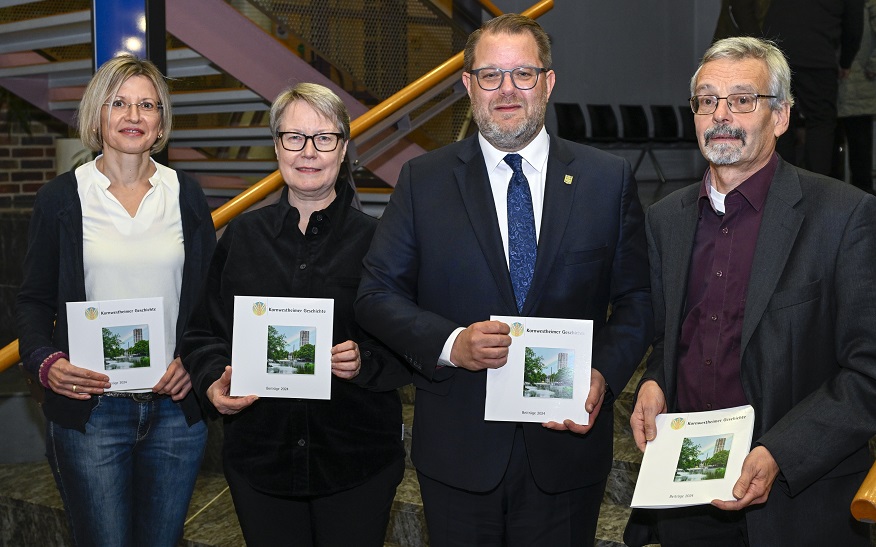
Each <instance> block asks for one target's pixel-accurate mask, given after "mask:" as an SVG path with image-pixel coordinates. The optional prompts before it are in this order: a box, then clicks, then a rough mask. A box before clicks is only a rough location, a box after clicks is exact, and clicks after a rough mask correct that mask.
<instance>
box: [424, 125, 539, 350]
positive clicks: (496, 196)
mask: <svg viewBox="0 0 876 547" xmlns="http://www.w3.org/2000/svg"><path fill="white" fill-rule="evenodd" d="M478 143H479V144H480V145H481V152H482V153H483V155H484V163H485V164H486V166H487V174H488V175H489V177H490V189H491V190H492V191H493V203H494V204H495V206H496V217H497V218H498V219H499V233H501V234H502V249H503V250H504V251H505V264H506V265H507V264H508V185H509V184H510V182H511V177H512V176H513V175H514V171H513V170H512V169H511V167H510V166H509V165H508V164H507V163H505V156H506V155H508V154H509V152H502V151H501V150H498V149H497V148H495V147H494V146H493V145H492V144H490V143H489V142H487V139H485V138H484V136H483V135H481V134H480V133H478ZM549 149H550V139H549V138H548V134H547V131H545V128H544V127H542V128H541V131H539V133H538V135H536V136H535V138H534V139H533V140H532V142H530V143H529V144H528V145H526V147H524V148H523V149H522V150H518V151H517V152H516V153H517V154H520V156H521V157H522V158H523V162H522V166H523V174H524V175H526V180H527V181H528V182H529V192H530V194H532V212H533V214H534V215H535V240H536V242H537V241H538V238H539V236H540V235H541V216H542V212H543V211H544V185H545V177H546V175H547V159H548V150H549ZM466 326H467V325H466ZM463 330H465V327H458V328H456V329H455V330H454V331H453V332H452V333H450V336H449V337H448V338H447V341H446V342H445V343H444V348H443V349H442V351H441V355H440V356H439V357H438V364H439V365H444V366H450V367H455V366H456V365H455V364H453V363H452V362H451V361H450V350H451V349H453V343H454V342H455V341H456V337H457V336H459V333H460V332H462V331H463Z"/></svg>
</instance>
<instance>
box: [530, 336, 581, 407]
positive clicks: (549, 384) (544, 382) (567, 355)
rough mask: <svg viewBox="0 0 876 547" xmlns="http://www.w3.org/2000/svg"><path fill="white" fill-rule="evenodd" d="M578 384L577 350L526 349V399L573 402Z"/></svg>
mask: <svg viewBox="0 0 876 547" xmlns="http://www.w3.org/2000/svg"><path fill="white" fill-rule="evenodd" d="M574 383H575V350H572V349H563V348H536V347H532V348H531V347H528V346H527V348H526V353H525V356H524V361H523V396H524V397H541V398H546V399H571V398H572V388H573V386H574Z"/></svg>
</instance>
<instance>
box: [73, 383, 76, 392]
mask: <svg viewBox="0 0 876 547" xmlns="http://www.w3.org/2000/svg"><path fill="white" fill-rule="evenodd" d="M73 393H76V384H73Z"/></svg>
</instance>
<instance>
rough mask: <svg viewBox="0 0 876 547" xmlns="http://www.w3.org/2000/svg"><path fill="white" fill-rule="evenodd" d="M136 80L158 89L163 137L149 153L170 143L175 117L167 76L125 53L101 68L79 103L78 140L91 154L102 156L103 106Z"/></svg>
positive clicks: (147, 62) (143, 60) (144, 60)
mask: <svg viewBox="0 0 876 547" xmlns="http://www.w3.org/2000/svg"><path fill="white" fill-rule="evenodd" d="M134 76H143V77H145V78H146V79H147V80H149V81H150V82H152V85H153V86H154V87H155V91H156V93H158V97H156V101H157V102H158V104H159V105H161V107H162V108H161V109H159V114H160V115H161V125H160V126H159V129H160V133H159V134H160V135H161V136H160V137H158V138H157V139H156V140H155V142H154V143H153V144H152V148H150V149H149V151H150V153H152V154H155V153H157V152H160V151H162V150H164V147H165V146H167V142H168V141H169V140H170V128H171V125H172V120H173V114H172V112H171V109H170V90H169V89H168V88H167V81H166V80H165V78H164V75H163V74H162V73H161V71H160V70H158V67H156V66H155V65H154V64H152V61H149V60H147V59H139V58H137V57H135V56H134V55H131V54H130V53H123V54H121V55H119V56H117V57H113V58H112V59H110V60H108V61H106V62H105V63H104V64H102V65H100V68H98V69H97V72H95V73H94V76H92V77H91V81H89V82H88V85H87V86H86V87H85V93H84V94H83V95H82V101H80V103H79V110H78V112H77V119H78V122H79V123H78V124H79V140H81V141H82V144H83V145H84V146H85V147H86V148H88V149H89V150H91V151H92V152H99V151H101V150H102V149H103V135H102V133H101V123H100V116H101V110H102V108H103V105H104V104H106V103H107V102H108V101H111V100H112V99H113V98H114V97H115V96H116V94H117V93H118V92H119V88H120V87H122V84H124V83H125V82H126V81H128V79H130V78H132V77H134ZM106 115H107V117H109V115H110V112H109V109H107V113H106Z"/></svg>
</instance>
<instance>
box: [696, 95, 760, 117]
mask: <svg viewBox="0 0 876 547" xmlns="http://www.w3.org/2000/svg"><path fill="white" fill-rule="evenodd" d="M775 98H776V96H775V95H761V94H759V93H731V94H729V95H727V96H726V97H718V96H717V95H694V96H693V97H691V98H690V109H691V110H692V111H693V113H694V114H700V115H706V114H712V113H714V112H715V110H717V109H718V101H720V100H721V99H724V100H725V101H727V108H729V109H730V112H733V113H734V114H748V113H749V112H754V110H755V109H756V108H757V100H758V99H775Z"/></svg>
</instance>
